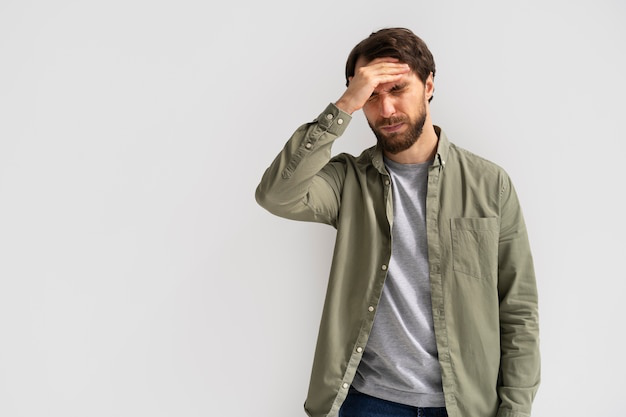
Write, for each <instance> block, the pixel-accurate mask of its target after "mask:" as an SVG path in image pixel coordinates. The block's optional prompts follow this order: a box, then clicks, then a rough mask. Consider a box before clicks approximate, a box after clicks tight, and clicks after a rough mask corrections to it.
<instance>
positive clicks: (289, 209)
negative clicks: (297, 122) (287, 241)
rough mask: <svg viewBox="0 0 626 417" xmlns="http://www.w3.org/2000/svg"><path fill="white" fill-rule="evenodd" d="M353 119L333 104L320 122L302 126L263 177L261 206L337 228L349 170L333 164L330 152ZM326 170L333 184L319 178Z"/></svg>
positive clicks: (294, 217) (320, 116) (259, 197)
mask: <svg viewBox="0 0 626 417" xmlns="http://www.w3.org/2000/svg"><path fill="white" fill-rule="evenodd" d="M351 119H352V117H351V116H350V115H349V114H347V113H345V112H343V111H342V110H339V109H338V108H337V106H335V105H334V104H329V105H328V107H327V108H326V110H324V111H323V112H322V113H321V114H320V115H319V116H318V117H317V119H315V120H314V121H313V122H311V123H307V124H305V125H302V126H300V128H298V130H296V131H295V133H294V134H293V135H292V136H291V138H290V139H289V141H288V142H287V143H286V144H285V146H284V148H283V150H282V151H281V152H280V153H279V154H278V156H277V157H276V158H275V159H274V161H273V162H272V164H271V165H270V166H269V168H267V170H266V171H265V174H263V178H262V179H261V183H260V184H259V186H258V187H257V189H256V200H257V202H258V203H259V204H260V205H261V206H262V207H264V208H265V209H267V210H268V211H269V212H271V213H273V214H275V215H277V216H281V217H285V218H289V219H293V220H305V221H317V222H321V223H328V224H332V225H334V224H335V219H336V216H337V213H338V212H339V197H340V193H341V185H342V184H343V178H344V177H345V170H344V169H343V168H342V167H341V164H340V163H338V162H337V163H333V164H329V161H330V150H331V146H332V143H333V142H334V141H335V140H336V139H337V138H338V137H339V136H341V134H343V132H344V130H345V129H346V127H347V126H348V124H349V123H350V120H351ZM322 170H324V171H326V173H327V175H325V177H326V178H332V181H327V180H326V179H324V178H323V177H322V176H320V175H319V173H320V171H322Z"/></svg>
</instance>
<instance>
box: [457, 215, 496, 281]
mask: <svg viewBox="0 0 626 417" xmlns="http://www.w3.org/2000/svg"><path fill="white" fill-rule="evenodd" d="M450 227H451V233H452V257H453V268H454V270H455V271H456V272H461V273H463V274H466V275H470V276H472V277H475V278H480V279H488V280H494V279H495V278H496V275H497V274H498V235H499V231H500V227H499V225H498V219H497V218H496V217H464V218H456V219H451V224H450Z"/></svg>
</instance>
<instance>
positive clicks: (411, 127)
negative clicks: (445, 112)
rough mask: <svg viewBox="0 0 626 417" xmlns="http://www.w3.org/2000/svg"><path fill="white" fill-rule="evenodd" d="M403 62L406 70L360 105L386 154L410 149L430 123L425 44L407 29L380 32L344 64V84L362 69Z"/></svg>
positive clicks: (431, 70)
mask: <svg viewBox="0 0 626 417" xmlns="http://www.w3.org/2000/svg"><path fill="white" fill-rule="evenodd" d="M397 62H400V63H403V64H407V65H408V67H409V68H410V71H409V72H408V73H405V74H404V75H402V76H401V77H400V78H397V79H396V81H395V82H388V83H381V84H378V86H377V87H376V88H375V89H374V91H373V92H372V94H371V96H370V98H369V100H368V101H367V102H366V103H365V105H364V106H363V112H364V114H365V117H366V118H367V122H368V123H369V125H370V127H371V128H372V131H373V132H374V134H375V135H376V138H377V139H378V143H379V145H380V146H381V147H382V149H383V150H384V151H386V152H388V153H389V154H398V153H400V152H402V151H405V150H407V149H409V148H411V147H412V146H413V144H415V143H416V142H417V141H418V139H419V138H420V137H421V135H422V132H423V129H424V125H425V123H426V122H427V121H428V124H429V125H430V124H432V122H431V121H430V109H429V108H428V102H430V100H431V99H432V95H433V92H434V81H433V77H434V75H435V62H434V60H433V57H432V54H431V53H430V51H429V50H428V48H427V47H426V44H425V43H424V42H423V41H422V40H421V39H420V38H418V37H417V36H415V35H414V34H413V32H411V31H410V30H408V29H401V28H394V29H383V30H380V31H378V32H374V33H372V34H371V35H370V36H369V37H368V38H367V39H365V40H363V41H361V42H360V43H359V44H358V45H357V46H355V47H354V49H353V50H352V52H351V53H350V55H349V57H348V61H347V63H346V78H347V80H348V85H349V83H350V82H351V80H352V79H353V77H354V75H355V73H357V71H359V70H360V69H362V67H370V66H379V65H384V64H385V63H391V64H393V63H397Z"/></svg>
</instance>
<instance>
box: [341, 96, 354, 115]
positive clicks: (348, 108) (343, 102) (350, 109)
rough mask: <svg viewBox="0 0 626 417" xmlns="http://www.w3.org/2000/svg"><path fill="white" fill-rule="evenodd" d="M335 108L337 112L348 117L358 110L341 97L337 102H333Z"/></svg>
mask: <svg viewBox="0 0 626 417" xmlns="http://www.w3.org/2000/svg"><path fill="white" fill-rule="evenodd" d="M335 106H337V108H338V109H339V110H342V111H344V112H346V113H348V114H350V115H352V113H354V112H355V111H356V110H358V109H356V108H355V107H354V106H352V105H351V104H350V101H349V100H347V99H345V98H344V97H341V98H340V99H339V100H337V101H336V102H335Z"/></svg>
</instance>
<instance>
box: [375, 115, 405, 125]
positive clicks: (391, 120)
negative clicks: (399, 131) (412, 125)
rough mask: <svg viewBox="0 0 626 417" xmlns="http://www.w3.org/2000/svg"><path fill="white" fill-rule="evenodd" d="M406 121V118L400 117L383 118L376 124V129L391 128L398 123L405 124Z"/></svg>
mask: <svg viewBox="0 0 626 417" xmlns="http://www.w3.org/2000/svg"><path fill="white" fill-rule="evenodd" d="M407 121H408V119H407V118H406V117H401V116H396V117H390V118H388V119H387V118H385V119H381V120H379V121H378V122H377V123H376V127H383V126H393V125H395V124H398V123H406V122H407Z"/></svg>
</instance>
